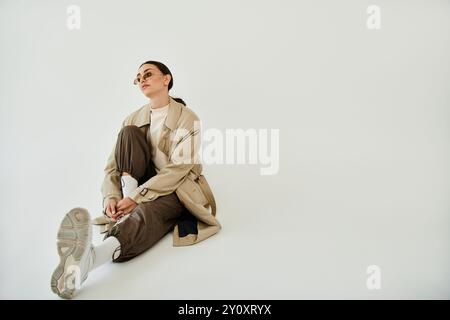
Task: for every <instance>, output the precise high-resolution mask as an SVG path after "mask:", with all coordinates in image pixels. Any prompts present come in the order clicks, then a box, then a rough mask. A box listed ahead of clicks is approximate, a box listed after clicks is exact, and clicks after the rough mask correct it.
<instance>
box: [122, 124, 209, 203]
mask: <svg viewBox="0 0 450 320" xmlns="http://www.w3.org/2000/svg"><path fill="white" fill-rule="evenodd" d="M194 122H195V124H194V123H191V124H190V125H188V126H184V127H181V128H179V129H177V130H176V132H175V135H174V137H173V138H172V139H173V140H174V147H172V151H171V152H170V157H169V163H168V164H167V165H166V166H165V167H164V168H162V169H161V170H160V171H159V172H158V173H157V174H156V175H155V176H153V177H152V178H150V179H149V180H148V181H146V182H145V183H143V184H142V185H141V186H139V187H138V188H137V189H136V190H135V191H133V192H132V194H131V195H130V198H131V199H133V200H134V201H135V202H136V203H138V204H139V203H141V202H147V201H153V200H155V199H156V198H158V197H159V196H163V195H167V194H170V193H172V192H174V191H175V190H176V189H177V188H178V187H179V186H180V184H182V183H183V181H184V180H185V179H186V177H187V176H188V174H189V172H190V171H191V170H192V169H193V168H194V167H195V166H198V167H200V166H201V165H200V164H199V150H200V143H201V139H200V132H201V130H200V121H198V120H196V121H194Z"/></svg>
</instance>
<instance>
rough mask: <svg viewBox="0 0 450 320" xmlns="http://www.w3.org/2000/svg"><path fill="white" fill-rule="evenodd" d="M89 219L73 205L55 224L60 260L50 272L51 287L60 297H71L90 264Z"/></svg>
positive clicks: (91, 247) (85, 212)
mask: <svg viewBox="0 0 450 320" xmlns="http://www.w3.org/2000/svg"><path fill="white" fill-rule="evenodd" d="M90 220H91V219H90V216H89V212H88V211H87V210H86V209H83V208H74V209H72V210H70V211H69V213H67V214H66V216H65V217H64V219H63V220H62V222H61V225H60V227H59V231H58V238H57V239H58V242H57V248H58V254H59V257H60V262H59V264H58V266H57V267H56V269H55V271H54V272H53V274H52V279H51V287H52V291H53V292H54V293H56V294H57V295H59V296H60V297H62V298H65V299H71V298H72V297H73V296H74V294H75V292H76V291H77V290H78V289H80V286H81V283H83V282H84V281H85V280H86V278H87V276H88V273H89V270H90V269H91V267H92V265H93V263H94V259H95V252H94V250H93V246H92V243H91V242H92V226H91V221H90Z"/></svg>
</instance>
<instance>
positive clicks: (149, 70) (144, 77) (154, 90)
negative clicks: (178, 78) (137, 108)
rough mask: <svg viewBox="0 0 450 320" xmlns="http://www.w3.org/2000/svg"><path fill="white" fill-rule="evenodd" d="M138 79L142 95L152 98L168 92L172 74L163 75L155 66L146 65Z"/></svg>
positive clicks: (141, 69) (141, 68)
mask: <svg viewBox="0 0 450 320" xmlns="http://www.w3.org/2000/svg"><path fill="white" fill-rule="evenodd" d="M136 79H138V80H139V82H138V85H139V88H140V89H141V91H142V93H143V94H144V95H145V96H146V97H148V98H151V97H153V96H155V95H158V94H159V93H161V92H165V91H168V86H169V82H170V74H166V75H163V74H162V72H161V71H159V69H158V68H157V67H156V66H154V65H153V64H144V65H142V66H141V67H140V68H139V70H138V74H137V75H136Z"/></svg>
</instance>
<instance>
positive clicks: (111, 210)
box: [105, 199, 123, 221]
mask: <svg viewBox="0 0 450 320" xmlns="http://www.w3.org/2000/svg"><path fill="white" fill-rule="evenodd" d="M105 213H106V215H107V216H108V217H110V218H111V219H112V220H113V221H116V217H117V216H120V215H121V214H123V212H121V211H119V210H117V201H116V200H114V199H113V200H110V201H109V202H108V204H107V205H106V208H105Z"/></svg>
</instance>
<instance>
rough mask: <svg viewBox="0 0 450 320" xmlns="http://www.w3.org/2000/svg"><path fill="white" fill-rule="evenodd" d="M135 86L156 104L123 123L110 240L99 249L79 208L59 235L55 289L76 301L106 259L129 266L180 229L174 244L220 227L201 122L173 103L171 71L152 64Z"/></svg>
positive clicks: (109, 195)
mask: <svg viewBox="0 0 450 320" xmlns="http://www.w3.org/2000/svg"><path fill="white" fill-rule="evenodd" d="M134 84H136V85H138V86H139V88H140V90H141V91H142V93H143V94H144V95H145V96H146V97H148V98H149V99H150V101H149V103H148V104H146V105H144V106H143V107H141V108H140V109H138V110H136V111H134V112H133V113H131V114H130V115H129V116H128V117H126V119H125V120H124V121H123V123H122V128H121V130H120V132H119V134H118V137H117V142H116V145H115V147H114V149H113V151H112V152H111V154H110V156H109V158H108V161H107V165H106V167H105V178H104V181H103V185H102V194H103V208H104V211H103V213H104V216H103V217H99V218H97V219H95V220H94V221H93V223H94V224H103V225H104V226H105V229H106V230H104V232H106V235H105V238H104V241H103V242H102V243H101V244H100V245H98V246H93V245H92V243H91V238H92V227H91V220H90V216H89V213H88V211H87V210H86V209H83V208H74V209H72V210H71V211H70V212H68V213H67V214H66V216H65V217H64V219H63V221H62V222H61V226H60V228H59V231H58V245H57V247H58V253H59V256H60V263H59V265H58V266H57V268H56V270H55V271H54V273H53V275H52V279H51V287H52V290H53V292H55V293H56V294H58V295H59V296H61V297H63V298H72V297H73V296H74V294H75V292H76V290H77V289H79V287H80V285H81V283H82V282H83V281H84V280H86V278H87V276H88V273H89V271H91V270H93V269H94V268H96V267H97V266H99V265H102V264H103V263H105V262H107V261H111V260H112V261H114V262H120V261H127V260H129V259H132V258H133V257H135V256H137V255H139V254H141V253H142V252H144V251H146V250H147V249H149V248H150V247H152V246H153V245H154V244H155V243H156V242H157V241H158V240H160V239H161V238H162V237H163V236H164V235H166V234H167V233H168V232H170V231H171V230H173V246H186V245H191V244H195V243H198V242H200V241H202V240H204V239H206V238H208V237H210V236H211V235H213V234H215V233H217V232H218V231H219V230H220V229H221V225H220V223H219V222H218V221H217V220H216V218H215V215H216V205H215V201H214V196H213V194H212V192H211V189H210V188H209V186H208V183H207V181H206V179H205V178H204V176H203V175H202V174H201V172H202V165H201V164H200V163H199V160H198V152H199V150H200V149H199V148H200V121H199V118H198V117H197V115H196V114H195V113H194V112H193V111H192V110H190V109H189V108H188V107H186V104H185V103H184V101H183V100H182V99H180V98H172V97H171V96H169V94H168V91H169V90H170V89H171V88H172V86H173V76H172V73H171V72H170V70H169V69H168V68H167V67H166V66H165V65H164V64H163V63H161V62H158V61H147V62H144V63H143V64H142V65H141V66H140V67H139V69H138V73H137V75H136V79H135V80H134Z"/></svg>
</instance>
